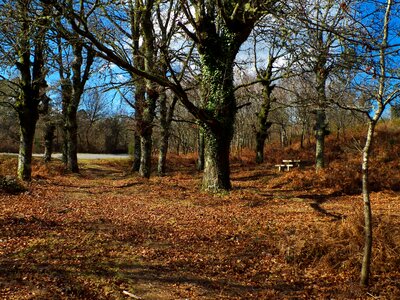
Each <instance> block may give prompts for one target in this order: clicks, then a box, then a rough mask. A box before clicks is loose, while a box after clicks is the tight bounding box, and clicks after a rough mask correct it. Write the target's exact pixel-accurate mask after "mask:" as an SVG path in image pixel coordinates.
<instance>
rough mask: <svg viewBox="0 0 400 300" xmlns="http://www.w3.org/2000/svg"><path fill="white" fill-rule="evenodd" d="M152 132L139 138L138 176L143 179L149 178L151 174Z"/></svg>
mask: <svg viewBox="0 0 400 300" xmlns="http://www.w3.org/2000/svg"><path fill="white" fill-rule="evenodd" d="M151 136H152V131H151V130H150V131H149V132H147V133H146V134H142V135H141V137H140V145H141V156H140V168H139V175H140V176H142V177H145V178H150V174H151V150H152V140H151Z"/></svg>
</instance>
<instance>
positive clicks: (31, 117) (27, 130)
mask: <svg viewBox="0 0 400 300" xmlns="http://www.w3.org/2000/svg"><path fill="white" fill-rule="evenodd" d="M19 119H20V120H19V121H20V122H19V124H20V143H19V155H18V178H20V179H21V180H24V181H29V180H31V173H32V152H33V139H34V137H35V129H36V123H37V120H38V114H37V112H36V111H29V110H25V113H24V114H20V115H19Z"/></svg>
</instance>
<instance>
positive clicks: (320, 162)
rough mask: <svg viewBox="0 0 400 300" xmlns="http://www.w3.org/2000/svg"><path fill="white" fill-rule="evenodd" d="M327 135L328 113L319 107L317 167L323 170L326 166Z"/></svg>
mask: <svg viewBox="0 0 400 300" xmlns="http://www.w3.org/2000/svg"><path fill="white" fill-rule="evenodd" d="M326 135H327V130H326V114H325V110H324V109H318V110H317V111H316V123H315V140H316V144H315V168H316V170H317V171H318V170H321V169H323V168H324V167H325V157H324V153H325V136H326Z"/></svg>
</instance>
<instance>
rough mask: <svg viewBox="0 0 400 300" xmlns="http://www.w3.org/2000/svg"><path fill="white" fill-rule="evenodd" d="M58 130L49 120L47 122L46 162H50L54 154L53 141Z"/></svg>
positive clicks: (45, 137) (45, 136)
mask: <svg viewBox="0 0 400 300" xmlns="http://www.w3.org/2000/svg"><path fill="white" fill-rule="evenodd" d="M55 130H56V126H55V125H54V124H53V123H52V122H51V121H50V120H48V121H47V122H46V127H45V133H44V161H45V162H50V161H51V156H52V154H53V140H54V131H55Z"/></svg>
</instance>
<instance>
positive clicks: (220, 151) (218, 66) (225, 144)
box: [200, 43, 237, 192]
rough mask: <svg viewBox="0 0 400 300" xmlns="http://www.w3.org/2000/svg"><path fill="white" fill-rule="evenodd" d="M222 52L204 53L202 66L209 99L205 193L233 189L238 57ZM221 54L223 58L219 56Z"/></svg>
mask: <svg viewBox="0 0 400 300" xmlns="http://www.w3.org/2000/svg"><path fill="white" fill-rule="evenodd" d="M217 44H218V45H219V46H220V47H222V49H221V50H220V51H218V50H217V51H215V52H214V51H211V49H212V46H211V45H210V47H207V48H206V49H204V50H203V51H201V52H200V55H201V62H202V75H203V81H202V90H203V93H204V94H203V99H205V112H206V118H205V119H204V120H201V121H202V127H203V128H202V129H203V131H204V175H203V189H204V190H207V191H211V192H217V191H219V190H229V189H231V182H230V165H229V156H230V144H231V141H232V137H233V130H234V128H233V124H234V121H235V116H236V111H237V108H236V99H235V96H234V85H233V61H234V56H231V57H229V56H228V55H226V56H225V57H222V55H221V54H223V53H227V51H223V50H224V46H227V45H220V44H219V43H217ZM217 53H219V54H217Z"/></svg>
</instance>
